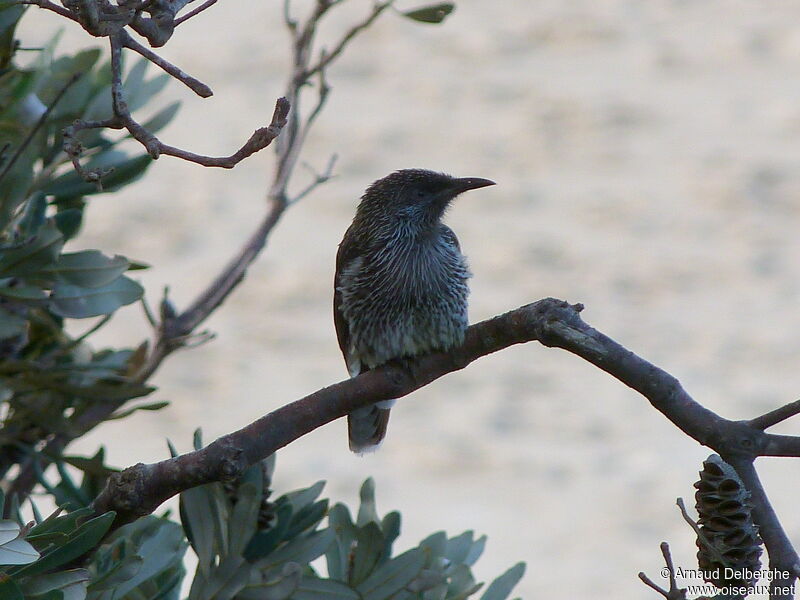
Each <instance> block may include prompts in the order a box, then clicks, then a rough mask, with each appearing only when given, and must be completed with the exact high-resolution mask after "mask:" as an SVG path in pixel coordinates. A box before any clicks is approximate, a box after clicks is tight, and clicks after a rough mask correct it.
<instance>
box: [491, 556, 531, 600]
mask: <svg viewBox="0 0 800 600" xmlns="http://www.w3.org/2000/svg"><path fill="white" fill-rule="evenodd" d="M524 574H525V563H524V562H518V563H517V564H515V565H514V566H513V567H511V568H510V569H509V570H508V571H506V572H505V573H503V574H502V575H500V577H498V578H497V579H495V580H494V581H493V582H492V583H491V584H490V585H489V587H488V588H486V591H485V592H484V593H483V595H482V596H481V600H505V599H506V598H508V596H509V594H511V590H512V589H514V586H515V585H517V583H518V582H519V580H520V579H522V576H523V575H524Z"/></svg>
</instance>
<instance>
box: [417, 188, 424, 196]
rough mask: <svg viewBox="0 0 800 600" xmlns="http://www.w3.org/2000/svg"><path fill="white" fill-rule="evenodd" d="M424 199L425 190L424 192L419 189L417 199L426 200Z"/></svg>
mask: <svg viewBox="0 0 800 600" xmlns="http://www.w3.org/2000/svg"><path fill="white" fill-rule="evenodd" d="M424 197H425V190H423V189H421V188H420V189H418V190H417V198H424Z"/></svg>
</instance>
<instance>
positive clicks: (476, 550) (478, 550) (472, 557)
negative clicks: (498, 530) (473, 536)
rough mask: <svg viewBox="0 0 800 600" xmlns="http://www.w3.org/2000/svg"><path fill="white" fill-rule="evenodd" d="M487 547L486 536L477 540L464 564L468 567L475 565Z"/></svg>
mask: <svg viewBox="0 0 800 600" xmlns="http://www.w3.org/2000/svg"><path fill="white" fill-rule="evenodd" d="M485 547H486V536H485V535H482V536H481V537H479V538H478V539H477V540H475V541H474V542H473V544H472V548H470V550H469V554H467V557H466V558H465V559H464V564H466V565H470V566H471V565H474V564H475V563H476V562H477V561H478V559H479V558H480V557H481V554H483V549H484V548H485Z"/></svg>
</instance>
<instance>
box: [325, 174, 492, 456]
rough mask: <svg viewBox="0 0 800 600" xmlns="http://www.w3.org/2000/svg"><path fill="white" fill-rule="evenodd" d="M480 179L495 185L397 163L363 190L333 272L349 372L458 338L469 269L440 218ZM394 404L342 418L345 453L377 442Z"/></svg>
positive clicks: (337, 317) (464, 322)
mask: <svg viewBox="0 0 800 600" xmlns="http://www.w3.org/2000/svg"><path fill="white" fill-rule="evenodd" d="M488 185H494V182H493V181H490V180H488V179H480V178H477V177H463V178H456V177H451V176H449V175H445V174H443V173H436V172H434V171H427V170H424V169H403V170H401V171H396V172H394V173H392V174H391V175H388V176H386V177H384V178H383V179H379V180H378V181H376V182H374V183H373V184H372V185H370V186H369V187H368V188H367V191H366V192H364V195H363V196H362V197H361V203H360V204H359V206H358V209H357V210H356V216H355V218H354V219H353V223H352V225H350V227H349V228H348V230H347V232H346V233H345V234H344V239H343V240H342V243H341V244H340V245H339V252H338V253H337V255H336V276H335V279H334V298H333V313H334V322H335V325H336V335H337V337H338V339H339V347H340V348H341V350H342V354H344V360H345V362H346V363H347V369H348V371H349V372H350V376H351V377H355V376H356V375H358V374H359V373H363V372H365V371H368V370H369V369H373V368H375V367H377V366H379V365H382V364H384V363H386V362H388V361H390V360H393V359H401V358H407V357H412V356H417V355H419V354H426V353H429V352H435V351H439V350H448V349H449V348H451V347H453V346H457V345H458V344H460V343H461V342H462V341H463V340H464V332H465V331H466V328H467V294H468V293H469V289H468V287H467V279H468V278H469V277H470V272H469V268H468V267H467V263H466V259H465V258H464V256H463V255H462V254H461V248H460V246H459V244H458V239H457V238H456V235H455V234H454V233H453V231H452V229H450V228H449V227H447V226H446V225H444V224H443V223H442V221H441V219H442V216H443V215H444V212H445V210H446V209H447V207H448V205H449V204H450V202H451V201H452V200H453V199H454V198H455V197H456V196H458V195H459V194H461V193H462V192H466V191H467V190H474V189H476V188H481V187H485V186H488ZM393 404H394V400H387V401H383V402H378V403H376V404H373V405H370V406H366V407H364V408H360V409H358V410H355V411H353V412H352V413H350V414H349V415H348V416H347V430H348V431H347V432H348V437H349V441H350V449H351V450H352V451H354V452H358V453H361V452H365V451H368V450H374V449H375V447H376V446H377V445H378V444H380V442H381V440H383V437H384V436H385V435H386V426H387V424H388V422H389V409H390V408H391V406H392V405H393Z"/></svg>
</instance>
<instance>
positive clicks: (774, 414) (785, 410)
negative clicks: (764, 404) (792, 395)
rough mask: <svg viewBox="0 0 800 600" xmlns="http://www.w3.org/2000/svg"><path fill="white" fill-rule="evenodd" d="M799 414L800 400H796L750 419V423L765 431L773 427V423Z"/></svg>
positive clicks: (775, 423)
mask: <svg viewBox="0 0 800 600" xmlns="http://www.w3.org/2000/svg"><path fill="white" fill-rule="evenodd" d="M797 414H800V400H795V401H794V402H790V403H789V404H787V405H786V406H781V407H780V408H776V409H775V410H771V411H769V412H768V413H766V414H763V415H761V416H760V417H756V418H755V419H750V421H749V424H750V427H755V428H756V429H761V430H762V431H763V430H765V429H768V428H770V427H772V426H773V425H777V424H778V423H782V422H783V421H785V420H786V419H790V418H791V417H793V416H795V415H797Z"/></svg>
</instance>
